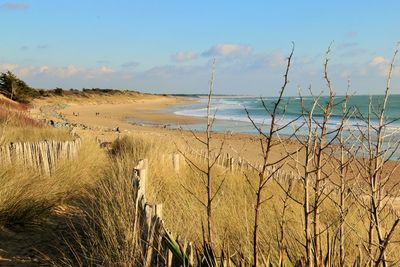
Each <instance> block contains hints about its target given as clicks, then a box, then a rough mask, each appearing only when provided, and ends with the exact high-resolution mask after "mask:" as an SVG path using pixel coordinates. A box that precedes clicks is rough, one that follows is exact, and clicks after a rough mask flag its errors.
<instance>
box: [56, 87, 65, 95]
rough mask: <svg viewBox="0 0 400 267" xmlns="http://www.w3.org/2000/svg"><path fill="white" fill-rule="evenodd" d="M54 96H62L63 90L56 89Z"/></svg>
mask: <svg viewBox="0 0 400 267" xmlns="http://www.w3.org/2000/svg"><path fill="white" fill-rule="evenodd" d="M54 94H56V95H63V94H64V90H63V89H62V88H59V87H57V88H56V89H54Z"/></svg>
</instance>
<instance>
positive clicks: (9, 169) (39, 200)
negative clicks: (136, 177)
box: [0, 142, 104, 226]
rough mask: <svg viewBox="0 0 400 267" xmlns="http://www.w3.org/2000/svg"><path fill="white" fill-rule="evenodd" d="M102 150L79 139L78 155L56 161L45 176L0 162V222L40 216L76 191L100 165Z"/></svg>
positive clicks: (26, 220)
mask: <svg viewBox="0 0 400 267" xmlns="http://www.w3.org/2000/svg"><path fill="white" fill-rule="evenodd" d="M103 157H104V154H103V153H102V152H101V151H100V150H99V149H98V148H97V147H96V145H95V144H94V143H91V142H83V144H82V147H81V148H80V150H79V153H78V156H77V157H76V158H75V159H73V160H71V161H64V162H59V163H58V165H57V167H56V169H55V171H54V173H53V174H52V175H51V176H50V177H49V176H45V175H41V174H39V173H38V172H37V170H34V169H30V168H28V167H26V166H20V165H16V164H1V166H0V224H2V225H11V226H12V225H15V224H20V225H26V224H32V223H35V222H36V221H37V220H40V219H43V218H45V217H46V215H49V213H51V212H52V210H53V208H54V207H56V206H58V205H60V204H62V203H63V202H64V201H66V200H67V199H71V198H74V197H77V196H78V195H80V192H81V191H82V190H83V188H84V187H85V186H88V185H90V184H93V183H94V182H95V181H96V180H95V178H96V177H98V173H99V171H100V170H101V169H102V167H103V164H102V162H103Z"/></svg>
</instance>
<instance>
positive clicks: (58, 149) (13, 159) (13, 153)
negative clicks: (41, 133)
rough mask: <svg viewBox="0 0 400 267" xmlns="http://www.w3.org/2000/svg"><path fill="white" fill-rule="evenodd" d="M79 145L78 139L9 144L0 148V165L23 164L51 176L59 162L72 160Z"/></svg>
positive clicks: (79, 140)
mask: <svg viewBox="0 0 400 267" xmlns="http://www.w3.org/2000/svg"><path fill="white" fill-rule="evenodd" d="M80 145H81V139H80V138H77V139H75V140H73V141H40V142H34V143H10V144H8V145H5V146H0V163H9V164H10V163H11V164H13V163H16V164H23V165H24V166H29V167H32V168H34V169H35V170H38V171H40V172H41V173H44V174H51V173H52V172H53V171H54V169H55V166H56V165H57V162H58V161H59V160H63V159H67V160H68V159H72V158H74V157H75V156H76V155H77V152H78V149H79V147H80Z"/></svg>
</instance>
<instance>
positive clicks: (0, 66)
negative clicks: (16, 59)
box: [0, 63, 18, 72]
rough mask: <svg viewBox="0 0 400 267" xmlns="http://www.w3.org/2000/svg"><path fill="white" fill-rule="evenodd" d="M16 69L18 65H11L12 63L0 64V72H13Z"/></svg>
mask: <svg viewBox="0 0 400 267" xmlns="http://www.w3.org/2000/svg"><path fill="white" fill-rule="evenodd" d="M16 68H18V64H12V63H4V64H0V71H2V72H4V71H13V70H15V69H16Z"/></svg>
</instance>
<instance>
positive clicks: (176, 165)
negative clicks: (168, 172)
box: [172, 153, 181, 173]
mask: <svg viewBox="0 0 400 267" xmlns="http://www.w3.org/2000/svg"><path fill="white" fill-rule="evenodd" d="M180 156H181V155H180V154H179V153H174V154H173V155H172V164H173V166H174V171H175V172H176V173H178V172H179V164H180V162H179V161H180Z"/></svg>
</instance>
